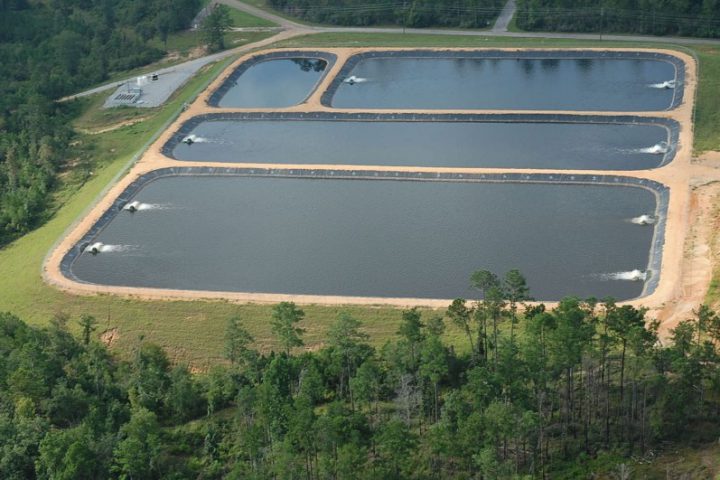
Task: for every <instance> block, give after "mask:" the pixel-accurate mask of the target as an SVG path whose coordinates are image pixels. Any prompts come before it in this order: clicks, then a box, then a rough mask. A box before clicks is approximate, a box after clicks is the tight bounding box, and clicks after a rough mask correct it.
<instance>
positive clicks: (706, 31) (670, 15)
mask: <svg viewBox="0 0 720 480" xmlns="http://www.w3.org/2000/svg"><path fill="white" fill-rule="evenodd" d="M516 23H517V26H518V27H520V28H521V29H523V30H538V31H555V32H596V33H637V34H642V35H677V36H688V37H720V1H718V0H674V1H671V2H668V1H665V0H606V1H601V2H598V1H597V0H518V1H517V13H516Z"/></svg>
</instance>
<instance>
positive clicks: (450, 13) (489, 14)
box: [268, 0, 505, 28]
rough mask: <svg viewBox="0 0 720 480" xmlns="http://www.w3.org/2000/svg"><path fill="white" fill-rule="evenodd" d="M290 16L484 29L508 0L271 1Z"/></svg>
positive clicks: (320, 20)
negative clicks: (390, 0)
mask: <svg viewBox="0 0 720 480" xmlns="http://www.w3.org/2000/svg"><path fill="white" fill-rule="evenodd" d="M268 4H269V5H270V6H272V7H273V8H275V9H277V10H280V11H282V12H284V13H286V14H288V15H293V16H295V17H298V18H302V19H303V20H307V21H310V22H317V23H329V24H333V25H346V26H369V25H399V26H404V27H414V28H420V27H433V26H435V27H462V28H484V27H487V26H488V25H490V24H492V23H493V22H494V21H495V18H496V17H497V16H498V14H499V13H500V10H502V7H503V5H505V1H504V0H407V1H392V2H388V1H387V0H362V1H361V2H357V1H354V0H320V1H318V0H268Z"/></svg>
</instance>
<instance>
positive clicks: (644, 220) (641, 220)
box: [630, 215, 656, 225]
mask: <svg viewBox="0 0 720 480" xmlns="http://www.w3.org/2000/svg"><path fill="white" fill-rule="evenodd" d="M630 222H631V223H634V224H635V225H653V224H654V223H655V222H656V220H655V217H653V216H652V215H640V216H639V217H635V218H631V219H630Z"/></svg>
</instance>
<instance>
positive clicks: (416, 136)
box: [172, 120, 669, 170]
mask: <svg viewBox="0 0 720 480" xmlns="http://www.w3.org/2000/svg"><path fill="white" fill-rule="evenodd" d="M190 135H191V136H190V138H192V139H194V141H195V143H192V144H191V145H188V144H185V143H182V142H180V143H178V144H177V145H176V146H175V147H174V149H173V150H172V156H173V157H174V158H177V159H179V160H192V161H213V162H239V163H295V164H348V165H396V166H406V165H408V166H413V165H414V166H443V167H507V168H545V169H550V168H555V169H609V170H639V169H647V168H654V167H657V166H659V165H660V164H661V163H663V159H664V155H663V154H662V153H650V149H652V148H653V147H654V146H656V145H658V146H660V145H659V144H661V143H662V142H667V141H668V140H669V138H668V130H667V129H666V128H664V127H662V126H657V125H613V124H587V123H579V124H569V123H482V122H444V123H443V122H412V121H392V122H390V121H375V122H371V121H318V120H312V121H303V120H278V121H266V120H222V121H205V122H202V123H200V124H199V125H198V126H197V127H195V128H194V129H193V130H192V133H191V134H190ZM663 146H665V147H666V146H667V145H666V144H664V145H663Z"/></svg>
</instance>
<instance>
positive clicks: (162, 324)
mask: <svg viewBox="0 0 720 480" xmlns="http://www.w3.org/2000/svg"><path fill="white" fill-rule="evenodd" d="M279 45H281V46H298V47H299V46H312V47H321V46H415V47H420V46H426V47H431V46H439V47H443V46H444V47H453V46H457V47H460V46H476V47H480V46H493V47H500V46H511V47H515V46H532V47H543V46H545V47H554V46H557V47H574V46H580V47H582V46H586V47H587V46H608V47H609V46H635V47H640V46H654V47H658V46H660V45H654V44H652V45H643V44H630V43H622V44H618V43H609V42H602V43H599V42H581V41H559V40H553V41H540V40H522V39H496V38H492V39H489V38H483V37H477V38H476V37H461V36H458V37H454V36H436V35H402V34H380V35H374V34H319V35H312V36H307V37H302V38H299V39H292V40H290V41H287V42H284V43H282V44H279ZM683 50H684V49H683ZM697 51H698V52H699V56H700V58H701V61H702V68H701V87H700V92H699V97H698V98H699V105H698V109H697V119H698V125H697V126H696V134H697V141H696V149H720V133H719V131H720V128H719V127H718V125H719V123H718V120H720V118H718V115H720V114H719V113H718V112H720V95H718V94H717V92H718V86H717V83H718V78H720V49H719V48H718V47H714V46H712V47H710V46H708V47H698V48H697ZM229 61H230V60H227V61H225V62H223V63H220V64H214V65H212V66H210V67H208V68H206V69H205V70H203V71H202V72H201V73H200V74H199V75H198V76H197V77H196V78H194V79H193V80H192V81H191V82H189V83H188V85H186V86H185V87H184V88H183V89H182V90H181V91H180V92H179V93H178V94H177V95H176V96H175V97H174V98H173V99H172V101H171V102H169V103H168V104H167V105H165V106H164V107H162V108H160V109H154V110H147V111H145V110H143V112H141V114H138V113H137V112H136V111H130V110H125V111H115V112H101V111H99V110H97V108H98V106H99V104H100V103H101V98H99V97H96V98H94V99H88V100H84V101H83V102H84V103H82V104H80V105H78V107H79V108H78V109H79V110H84V112H83V113H82V114H79V119H78V121H77V123H78V126H80V127H82V128H83V129H88V130H89V129H91V128H90V127H92V126H95V127H98V128H100V127H103V126H108V125H112V124H113V123H118V122H122V121H123V120H128V119H133V118H134V119H135V120H138V116H140V117H141V120H142V121H140V122H139V123H135V124H133V125H129V126H124V127H121V128H117V129H114V130H112V131H108V132H106V133H101V134H95V135H89V134H79V135H78V141H79V142H80V146H81V147H82V146H83V145H92V149H91V150H90V152H91V155H92V156H93V158H94V159H95V160H96V162H95V165H94V168H93V172H92V175H90V176H89V177H88V179H87V180H86V181H84V182H83V183H72V182H70V183H69V184H68V185H67V186H65V188H63V189H61V190H60V191H59V192H58V195H57V198H58V209H57V211H56V212H55V214H54V215H53V217H52V218H51V220H50V221H48V222H47V223H46V224H44V225H43V226H42V227H40V228H38V229H36V230H34V231H32V232H30V233H28V234H27V235H25V236H23V237H22V238H20V239H19V240H17V241H16V242H14V243H12V244H10V245H8V246H7V247H5V248H3V249H2V250H0V311H10V312H13V313H15V314H17V315H18V316H20V317H21V318H23V319H25V320H26V321H28V322H30V323H33V324H36V325H43V324H45V323H47V322H48V320H49V319H50V318H52V316H53V315H56V314H60V313H63V314H67V315H70V316H71V317H73V318H78V317H79V316H80V315H81V314H90V315H93V316H95V317H96V318H97V320H98V321H99V327H98V330H97V332H96V334H98V335H99V334H101V333H102V332H104V331H107V330H110V329H115V330H114V332H115V335H114V337H113V338H114V340H113V342H112V348H113V349H114V350H116V351H117V352H119V353H120V354H121V355H123V356H128V355H130V354H131V352H132V351H133V350H134V347H135V346H137V345H138V342H139V341H141V339H142V341H150V342H154V343H157V344H159V345H161V346H163V347H164V348H166V349H167V351H168V353H169V354H170V355H171V357H172V358H173V359H174V360H175V361H177V362H186V363H189V364H191V365H193V366H194V367H197V368H199V369H204V368H206V367H207V366H209V365H212V364H214V363H217V362H218V361H221V359H222V356H223V346H224V338H223V336H224V330H225V325H226V322H227V318H228V317H230V316H232V315H239V316H240V317H241V318H242V319H243V321H244V323H245V326H246V327H247V328H248V329H249V330H250V331H251V332H252V334H253V335H254V336H255V338H256V341H257V346H258V348H260V349H262V350H269V349H271V348H273V347H274V346H275V343H274V341H273V338H272V335H271V332H270V328H269V319H270V316H271V308H272V306H271V305H236V304H231V303H229V302H221V301H193V302H184V301H175V302H159V301H156V302H150V301H141V300H136V299H126V298H119V297H114V296H109V295H102V296H75V295H69V294H66V293H63V292H60V291H58V290H56V289H54V288H51V287H48V286H47V285H45V284H44V283H43V281H42V278H41V274H40V272H41V265H42V262H43V259H44V257H45V255H46V254H47V252H48V251H49V250H50V249H51V247H52V246H53V244H54V243H55V242H56V241H57V240H58V239H59V238H61V236H62V235H63V233H64V232H65V231H66V229H67V228H68V227H69V226H70V225H71V224H72V223H73V222H74V221H75V220H76V219H77V218H78V217H80V216H81V215H82V214H83V212H85V211H86V210H87V209H88V206H89V205H91V204H92V203H93V201H94V200H96V199H97V198H98V196H99V195H100V194H101V192H103V191H104V190H105V189H106V187H107V186H108V185H109V184H111V183H112V182H113V180H114V179H115V178H116V177H117V176H118V174H120V173H121V172H123V171H124V170H125V168H126V167H127V166H128V164H129V162H130V161H131V160H132V159H133V157H134V156H135V155H136V154H137V153H138V152H140V151H141V150H142V149H143V147H144V146H145V145H146V144H147V143H148V142H149V141H150V140H151V139H152V138H153V136H154V135H156V134H157V133H158V132H159V131H162V130H163V129H164V128H165V125H167V123H168V122H169V121H170V120H172V119H173V118H174V117H175V116H176V115H177V114H178V112H179V111H180V109H181V108H182V105H183V104H184V103H185V102H188V101H191V100H192V99H193V98H194V97H195V96H196V95H197V94H198V93H199V92H200V91H201V90H202V89H203V88H204V87H205V86H206V85H207V84H208V83H209V82H210V81H211V80H212V79H213V78H214V77H215V76H217V75H218V74H219V73H220V72H221V71H222V69H223V68H224V67H225V66H226V65H227V64H228V63H229ZM103 124H107V125H103ZM478 268H482V265H478ZM500 273H502V272H500ZM303 309H304V310H305V312H306V319H305V321H304V322H303V325H302V327H303V328H305V329H306V333H305V342H306V348H316V347H318V346H320V345H322V343H323V341H324V339H325V334H326V331H327V329H328V327H329V326H330V325H331V324H332V323H333V322H334V320H335V318H336V317H337V315H338V313H339V312H340V311H341V310H344V311H348V312H349V313H351V314H352V315H354V316H356V317H357V318H358V319H360V320H361V321H362V322H363V324H364V330H365V331H366V332H367V333H369V334H370V335H371V339H372V341H373V343H374V344H376V345H382V344H383V343H384V342H385V341H386V340H387V339H389V338H391V337H393V336H394V335H395V334H396V331H397V327H398V323H399V321H400V316H401V310H399V309H393V308H385V307H382V308H381V307H349V308H338V307H323V306H304V307H303ZM435 313H442V312H430V311H427V312H425V314H426V315H430V314H435ZM72 323H74V322H72ZM74 328H77V327H74ZM447 336H448V341H449V342H452V343H455V344H457V345H458V347H459V348H465V341H464V338H463V336H462V334H461V332H460V331H459V330H458V329H456V328H454V327H453V326H452V325H449V324H448V329H447Z"/></svg>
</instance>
